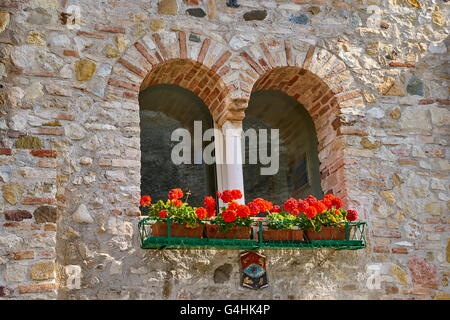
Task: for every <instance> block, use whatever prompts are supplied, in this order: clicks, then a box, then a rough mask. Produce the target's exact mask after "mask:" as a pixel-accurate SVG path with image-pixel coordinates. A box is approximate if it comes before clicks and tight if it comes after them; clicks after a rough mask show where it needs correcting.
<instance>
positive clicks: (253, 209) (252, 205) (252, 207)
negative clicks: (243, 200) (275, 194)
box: [247, 202, 260, 217]
mask: <svg viewBox="0 0 450 320" xmlns="http://www.w3.org/2000/svg"><path fill="white" fill-rule="evenodd" d="M247 206H248V208H249V209H250V215H251V216H252V217H254V216H257V215H258V213H259V212H260V211H259V206H258V205H257V204H256V203H254V202H250V203H249V204H248V205H247Z"/></svg>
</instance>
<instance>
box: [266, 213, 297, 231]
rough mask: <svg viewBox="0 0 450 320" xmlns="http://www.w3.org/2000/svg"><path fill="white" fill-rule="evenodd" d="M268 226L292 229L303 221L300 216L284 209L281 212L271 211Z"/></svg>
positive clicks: (275, 228) (278, 228)
mask: <svg viewBox="0 0 450 320" xmlns="http://www.w3.org/2000/svg"><path fill="white" fill-rule="evenodd" d="M267 221H268V224H267V227H268V228H269V229H273V230H291V229H294V225H297V226H298V225H300V224H301V223H302V221H300V220H299V219H298V217H296V216H294V215H292V214H290V213H289V212H286V211H283V212H281V213H276V212H273V213H270V214H269V215H267Z"/></svg>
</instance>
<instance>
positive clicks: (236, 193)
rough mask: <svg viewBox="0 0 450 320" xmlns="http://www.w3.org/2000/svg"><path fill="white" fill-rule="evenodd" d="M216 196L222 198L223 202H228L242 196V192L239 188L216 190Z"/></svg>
mask: <svg viewBox="0 0 450 320" xmlns="http://www.w3.org/2000/svg"><path fill="white" fill-rule="evenodd" d="M217 197H218V198H219V199H222V201H223V202H224V203H230V202H231V201H233V200H238V199H241V198H242V192H241V191H240V190H225V191H223V192H217Z"/></svg>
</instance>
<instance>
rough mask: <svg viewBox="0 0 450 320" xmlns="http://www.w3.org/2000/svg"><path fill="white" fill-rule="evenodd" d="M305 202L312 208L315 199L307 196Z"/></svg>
mask: <svg viewBox="0 0 450 320" xmlns="http://www.w3.org/2000/svg"><path fill="white" fill-rule="evenodd" d="M305 201H306V202H307V203H308V204H309V205H310V206H313V205H314V204H315V203H316V202H317V198H316V197H314V196H312V195H309V196H308V197H306V199H305Z"/></svg>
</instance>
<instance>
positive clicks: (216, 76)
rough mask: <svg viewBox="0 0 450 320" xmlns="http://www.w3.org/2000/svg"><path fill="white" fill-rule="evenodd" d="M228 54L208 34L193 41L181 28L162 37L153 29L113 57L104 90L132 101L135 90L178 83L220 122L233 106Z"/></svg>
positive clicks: (232, 87)
mask: <svg viewBox="0 0 450 320" xmlns="http://www.w3.org/2000/svg"><path fill="white" fill-rule="evenodd" d="M196 39H198V37H197V38H196ZM231 56H232V53H231V51H229V50H228V49H227V48H226V47H225V46H223V45H221V44H219V43H217V42H215V41H212V40H211V39H209V38H204V39H203V40H200V41H196V42H193V41H188V40H187V35H186V33H185V32H182V31H180V32H176V33H174V32H171V33H168V34H166V37H163V36H161V34H159V33H153V34H150V35H147V36H145V37H143V38H142V39H140V40H138V41H137V42H135V43H134V44H133V45H132V46H130V47H129V48H128V49H127V50H126V51H125V53H124V54H123V56H122V57H121V58H120V59H118V60H117V63H116V65H115V66H114V68H113V71H112V75H111V76H110V78H109V80H108V87H107V90H106V93H107V94H108V92H114V93H115V95H116V96H117V95H119V98H125V99H132V100H135V101H136V100H137V96H138V94H139V92H140V91H142V90H145V89H146V88H148V87H150V86H153V85H158V84H174V85H178V86H180V87H182V88H185V89H188V90H190V91H191V92H193V93H194V94H196V95H197V96H198V97H199V98H200V99H202V100H203V102H204V103H205V104H206V105H207V106H208V108H209V111H210V112H211V115H212V117H213V119H214V120H215V121H216V122H217V123H218V124H222V123H224V122H225V121H226V120H228V119H229V118H230V117H233V112H234V109H235V103H234V101H233V99H232V97H231V92H232V91H233V90H235V89H236V88H237V86H236V84H234V83H233V82H232V79H227V78H226V77H224V76H225V75H226V74H227V73H228V72H229V68H230V67H229V63H228V62H229V59H230V57H231ZM118 90H119V91H118Z"/></svg>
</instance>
